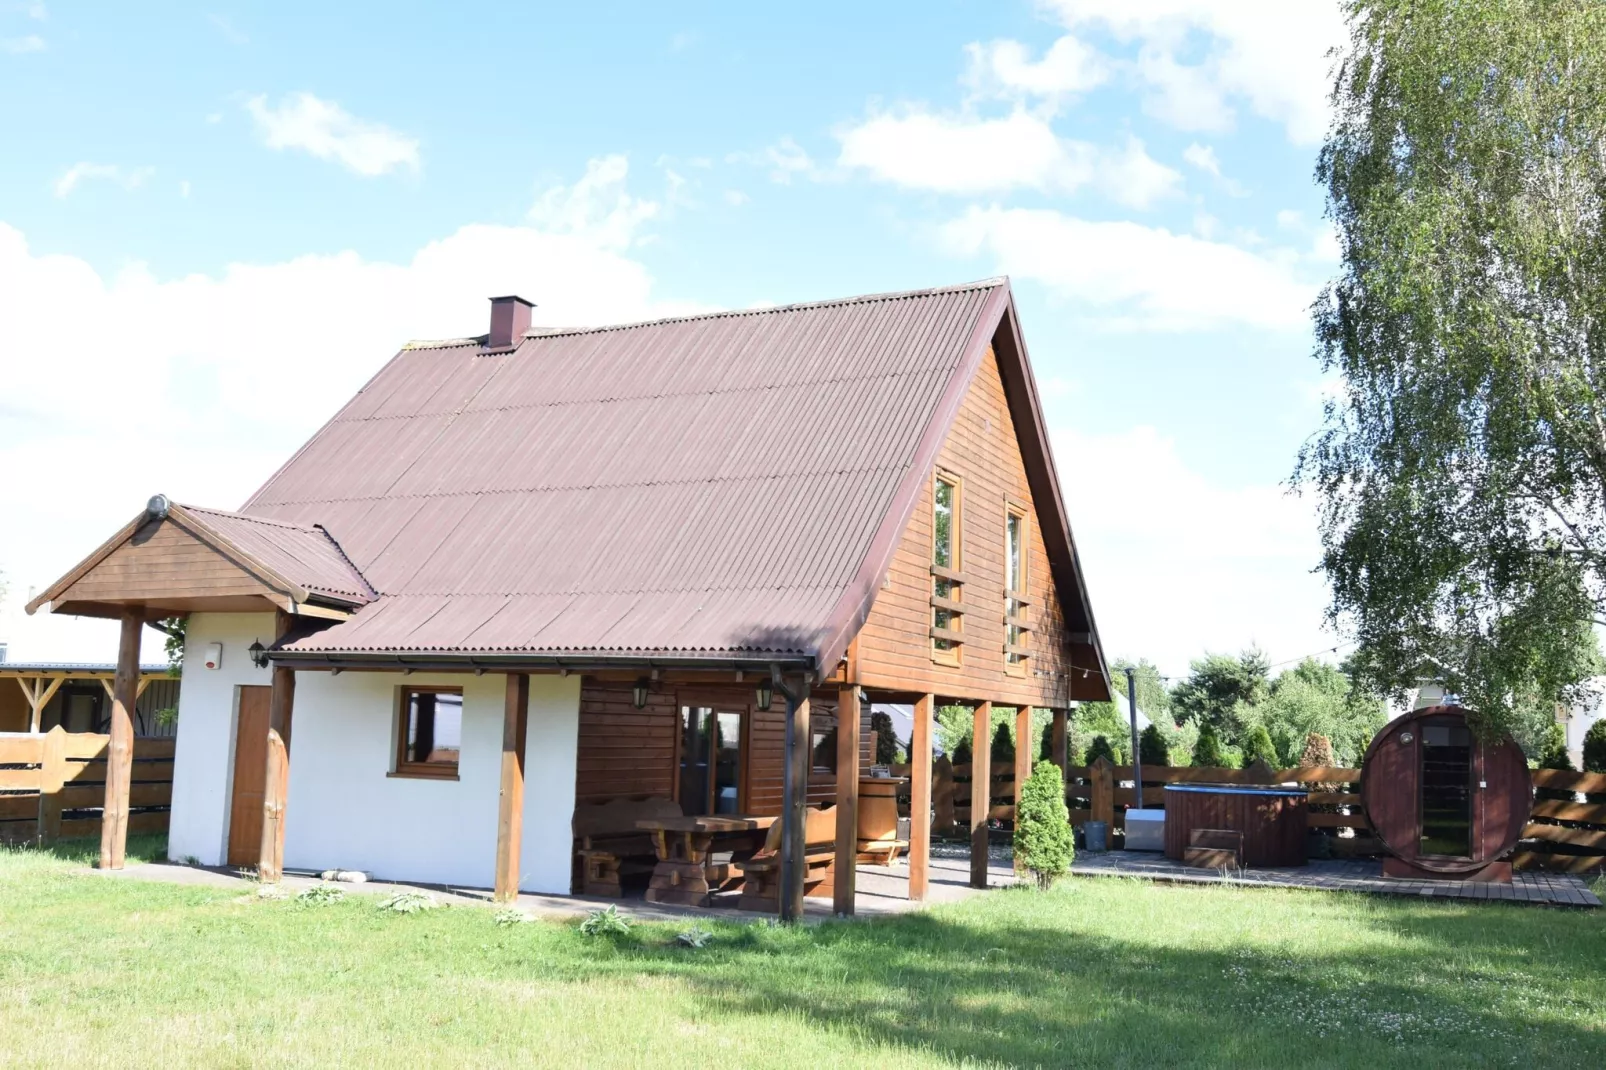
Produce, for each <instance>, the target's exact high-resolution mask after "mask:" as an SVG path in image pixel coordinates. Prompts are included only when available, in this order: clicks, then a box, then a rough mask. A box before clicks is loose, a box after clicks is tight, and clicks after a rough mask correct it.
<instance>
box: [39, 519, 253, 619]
mask: <svg viewBox="0 0 1606 1070" xmlns="http://www.w3.org/2000/svg"><path fill="white" fill-rule="evenodd" d="M255 597H261V598H267V599H271V600H273V601H275V602H281V601H283V596H282V595H278V594H276V593H275V592H274V591H273V590H271V589H270V588H269V587H268V586H267V585H266V584H264V583H263V582H262V581H261V580H259V579H257V578H256V577H255V576H254V575H252V574H251V573H250V572H248V571H246V569H245V568H243V567H241V565H239V564H238V563H237V562H235V561H234V560H233V559H231V558H229V557H226V556H224V555H223V554H221V553H219V552H218V551H217V550H214V549H213V548H212V547H210V546H208V545H207V544H206V543H204V542H202V541H201V540H200V539H197V538H196V537H195V536H194V535H191V534H190V533H189V532H187V531H185V530H184V529H183V528H181V527H179V526H178V525H177V524H174V523H173V522H172V521H170V520H164V521H162V522H161V523H160V524H158V525H157V526H156V528H155V529H154V530H152V531H149V533H147V532H144V531H142V532H141V533H140V534H138V535H136V536H135V537H134V538H133V539H130V540H129V541H128V542H126V543H124V544H123V545H122V546H119V547H118V548H117V549H115V550H113V551H112V552H111V553H110V554H108V555H107V556H106V558H105V559H104V560H102V561H101V562H100V563H99V564H97V565H96V566H95V567H94V568H92V569H90V570H89V571H88V572H87V573H85V574H84V575H83V576H82V577H81V578H80V579H79V580H78V581H77V582H76V583H74V584H73V585H72V586H71V587H68V588H67V589H66V590H65V591H63V592H62V594H61V597H60V598H58V599H56V602H57V603H58V604H59V605H63V606H66V605H70V604H71V603H78V602H87V603H100V602H139V601H150V602H152V603H162V604H165V603H169V602H176V601H182V600H190V599H198V598H232V599H245V600H250V599H253V598H255ZM246 604H249V601H247V603H246Z"/></svg>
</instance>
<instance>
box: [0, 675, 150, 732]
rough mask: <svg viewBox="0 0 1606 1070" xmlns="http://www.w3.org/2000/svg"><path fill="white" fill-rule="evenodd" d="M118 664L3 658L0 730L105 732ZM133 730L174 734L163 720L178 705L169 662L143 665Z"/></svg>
mask: <svg viewBox="0 0 1606 1070" xmlns="http://www.w3.org/2000/svg"><path fill="white" fill-rule="evenodd" d="M116 668H117V667H116V666H115V665H96V664H90V663H83V662H70V663H69V662H54V661H51V662H7V661H0V732H48V731H50V730H51V729H52V728H55V727H56V726H57V725H60V726H62V727H63V728H64V729H66V730H67V731H69V732H105V731H106V728H107V726H108V725H109V724H110V723H111V715H112V714H111V706H112V680H113V678H114V677H115V676H116ZM135 689H136V691H137V695H136V697H135V702H134V713H133V719H134V731H135V733H136V734H137V735H141V736H171V735H173V734H174V732H175V731H176V729H177V725H176V723H173V722H168V723H164V719H163V718H160V717H158V716H157V714H158V713H159V712H160V711H162V710H169V709H176V708H177V707H178V690H179V681H178V679H177V678H176V677H172V676H169V675H168V674H167V666H166V665H141V666H140V667H139V683H138V684H136V685H135Z"/></svg>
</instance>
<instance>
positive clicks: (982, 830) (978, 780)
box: [970, 702, 993, 888]
mask: <svg viewBox="0 0 1606 1070" xmlns="http://www.w3.org/2000/svg"><path fill="white" fill-rule="evenodd" d="M992 727H993V704H992V703H991V702H983V703H980V704H978V705H977V706H976V712H975V722H974V724H973V726H972V729H971V738H970V886H971V887H972V888H985V887H987V811H988V810H989V809H991V808H992V788H993V733H992Z"/></svg>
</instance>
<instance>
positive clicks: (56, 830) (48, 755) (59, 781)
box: [39, 724, 67, 844]
mask: <svg viewBox="0 0 1606 1070" xmlns="http://www.w3.org/2000/svg"><path fill="white" fill-rule="evenodd" d="M66 784H67V730H66V729H64V728H62V727H61V725H59V724H58V725H57V726H56V727H54V728H52V729H51V730H50V731H48V732H46V733H45V744H44V749H43V750H42V751H41V752H40V757H39V842H40V843H46V844H48V843H55V842H56V840H57V839H59V838H60V837H61V810H62V806H61V789H62V788H64V787H65V786H66Z"/></svg>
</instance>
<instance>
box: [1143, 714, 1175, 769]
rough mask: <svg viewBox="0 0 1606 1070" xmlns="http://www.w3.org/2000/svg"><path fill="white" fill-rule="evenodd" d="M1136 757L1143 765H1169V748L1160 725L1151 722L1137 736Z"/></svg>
mask: <svg viewBox="0 0 1606 1070" xmlns="http://www.w3.org/2000/svg"><path fill="white" fill-rule="evenodd" d="M1138 757H1139V758H1141V759H1143V764H1144V765H1170V764H1171V748H1170V747H1168V746H1167V745H1166V741H1165V737H1164V736H1162V735H1161V734H1160V727H1159V725H1156V724H1151V725H1149V727H1147V728H1145V729H1144V730H1143V732H1142V734H1141V735H1139V736H1138Z"/></svg>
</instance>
